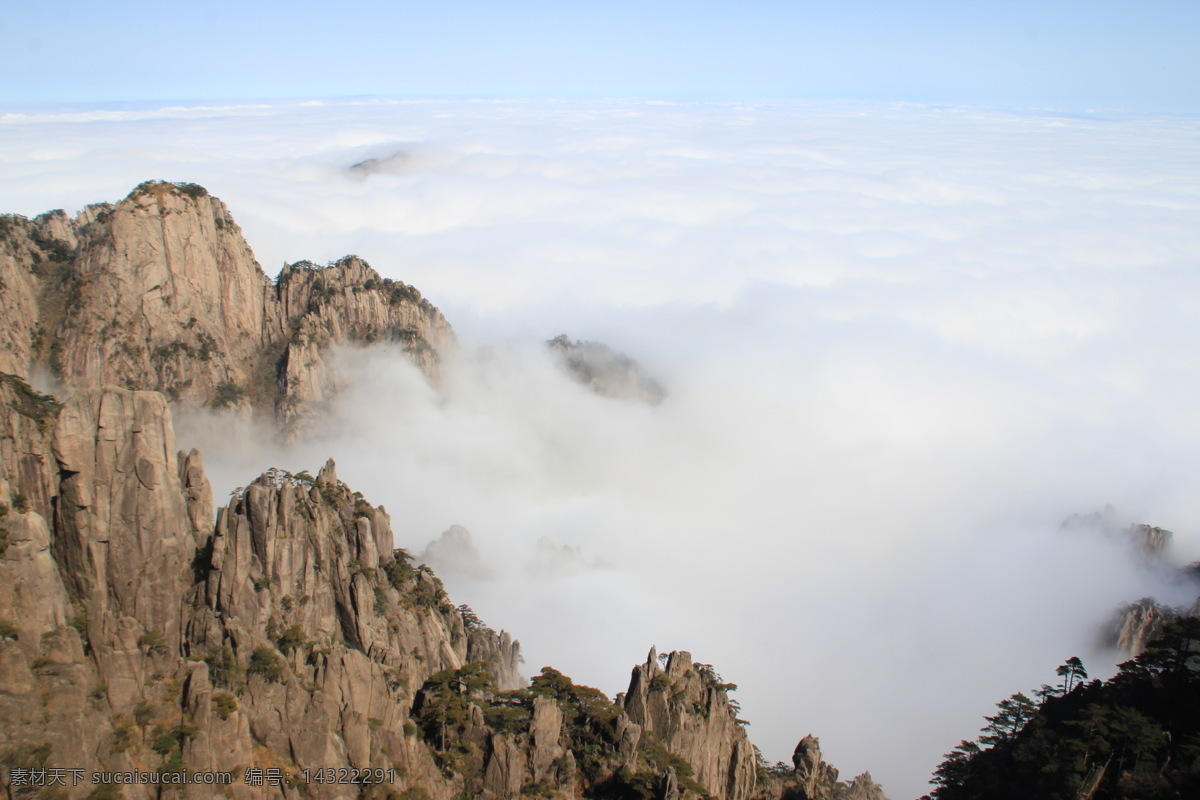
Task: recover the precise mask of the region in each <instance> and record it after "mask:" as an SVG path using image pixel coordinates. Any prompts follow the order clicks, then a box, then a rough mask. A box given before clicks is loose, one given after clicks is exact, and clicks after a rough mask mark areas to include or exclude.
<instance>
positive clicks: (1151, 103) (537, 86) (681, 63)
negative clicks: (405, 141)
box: [0, 0, 1200, 114]
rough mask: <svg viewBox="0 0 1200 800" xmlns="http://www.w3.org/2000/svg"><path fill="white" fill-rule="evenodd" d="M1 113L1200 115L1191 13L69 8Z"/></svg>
mask: <svg viewBox="0 0 1200 800" xmlns="http://www.w3.org/2000/svg"><path fill="white" fill-rule="evenodd" d="M0 30H2V31H3V32H4V33H5V34H6V42H7V43H8V46H7V47H6V48H5V49H4V51H3V52H2V53H0V69H3V71H4V72H3V74H4V75H5V78H6V80H5V83H4V85H3V86H2V87H0V107H8V106H10V105H12V104H16V103H28V102H69V103H77V102H83V103H91V102H101V103H107V102H125V101H132V102H142V101H149V102H158V100H157V99H156V98H168V99H169V98H191V99H181V100H179V102H194V101H203V100H204V99H206V98H221V99H223V100H233V99H250V98H272V99H275V100H281V99H289V98H300V97H327V98H332V97H348V96H357V97H362V96H385V97H422V98H446V99H468V98H504V99H511V98H531V99H545V98H575V99H598V98H620V99H651V98H660V99H666V100H682V101H703V100H722V99H740V98H763V99H796V100H814V101H819V100H851V101H853V100H858V101H868V102H913V103H934V104H949V105H963V104H965V105H978V106H984V107H991V108H1016V109H1021V108H1043V109H1046V108H1049V109H1060V110H1082V109H1120V110H1122V111H1128V112H1133V113H1155V114H1157V113H1187V114H1195V113H1200V81H1197V78H1196V75H1197V73H1198V72H1200V70H1197V57H1196V53H1195V45H1194V43H1195V42H1196V41H1197V40H1198V39H1200V4H1196V3H1192V2H1173V1H1172V0H1163V1H1162V2H1157V3H1153V4H1145V5H1142V6H1139V7H1137V8H1132V7H1131V6H1130V5H1129V4H1127V3H1121V2H1117V0H1095V1H1094V2H1089V3H1085V2H1081V0H1056V1H1055V2H1050V3H1035V2H1032V0H1013V1H1012V2H1009V3H1005V4H1003V5H1000V4H994V5H993V4H987V5H982V4H980V5H977V4H947V3H944V2H938V0H911V1H910V2H906V3H903V4H897V3H886V2H880V0H847V2H845V3H841V4H838V5H836V6H831V5H828V4H817V3H811V2H780V1H778V0H761V1H760V2H755V3H749V4H740V5H737V6H735V5H733V4H731V3H727V2H720V1H719V0H698V1H697V2H693V3H688V4H683V3H679V2H672V1H671V0H667V1H666V2H662V3H657V4H652V5H651V4H645V3H634V2H631V1H630V0H612V2H608V3H605V4H603V5H600V4H597V3H589V2H574V3H567V4H561V5H556V6H552V7H546V6H545V5H544V4H541V3H536V2H532V0H513V1H512V2H510V3H506V4H504V5H497V4H490V3H485V2H481V0H448V2H446V3H442V4H438V5H437V6H427V5H424V4H416V3H404V2H400V3H383V2H379V0H351V2H349V3H346V4H343V5H342V6H339V7H338V8H337V9H330V8H329V7H328V6H326V5H324V4H319V3H311V2H305V1H304V0H298V1H297V2H291V3H288V4H283V3H280V2H274V0H268V1H266V2H262V3H256V4H254V5H253V6H249V7H237V8H228V9H226V8H220V7H219V6H216V5H214V4H208V5H204V6H195V7H190V6H162V5H161V4H156V5H153V6H152V5H149V4H146V5H144V6H143V5H142V4H138V3H132V4H126V5H123V6H121V7H118V8H104V9H101V8H98V7H93V6H92V5H90V4H85V3H80V2H77V1H76V0H65V2H62V3H59V4H57V5H55V6H50V5H46V4H41V5H35V4H28V5H23V6H18V7H16V8H14V9H11V10H10V11H9V14H8V15H7V16H6V18H5V20H4V21H2V22H0Z"/></svg>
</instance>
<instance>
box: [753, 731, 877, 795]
mask: <svg viewBox="0 0 1200 800" xmlns="http://www.w3.org/2000/svg"><path fill="white" fill-rule="evenodd" d="M755 800H887V797H886V796H885V795H884V793H883V787H881V786H880V785H879V784H878V783H876V782H875V781H874V780H873V779H872V778H871V773H869V772H864V773H863V774H861V775H859V776H858V777H856V778H854V779H853V780H851V781H850V782H849V783H846V782H844V781H839V780H838V771H837V769H836V768H834V767H832V766H830V765H829V764H827V763H825V760H824V758H823V757H822V755H821V740H820V739H818V738H817V737H815V736H813V735H812V734H811V733H810V734H808V735H807V736H805V737H804V738H803V739H801V740H800V742H799V743H798V744H797V745H796V749H795V751H794V752H793V753H792V768H791V769H790V770H789V769H787V768H786V767H785V766H784V765H783V764H782V763H780V764H776V765H775V766H774V767H769V768H767V769H765V770H764V775H763V781H762V785H761V786H760V788H759V792H758V794H756V795H755Z"/></svg>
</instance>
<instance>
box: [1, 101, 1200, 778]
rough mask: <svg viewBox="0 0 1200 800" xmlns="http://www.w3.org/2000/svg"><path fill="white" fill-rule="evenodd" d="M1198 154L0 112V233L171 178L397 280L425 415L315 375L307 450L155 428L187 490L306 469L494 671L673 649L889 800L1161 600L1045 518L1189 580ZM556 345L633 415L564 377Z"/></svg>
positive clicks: (622, 106)
mask: <svg viewBox="0 0 1200 800" xmlns="http://www.w3.org/2000/svg"><path fill="white" fill-rule="evenodd" d="M1198 127H1200V122H1198V121H1197V120H1195V119H1193V118H1189V117H1179V118H1168V117H1161V118H1144V117H1132V116H1130V117H1119V116H1100V115H1077V116H1056V115H1053V114H1035V113H1027V114H1015V113H1004V112H998V111H986V110H979V109H969V108H930V107H917V106H855V105H820V104H803V103H775V104H656V103H618V102H612V103H601V102H590V103H576V102H560V103H550V102H539V103H517V102H512V103H507V102H453V103H452V102H444V103H443V102H433V101H422V102H385V101H362V102H356V103H325V104H317V103H314V104H296V105H261V106H240V107H222V108H215V107H213V108H172V109H160V108H152V107H148V108H141V109H136V108H133V109H130V108H126V109H116V110H114V109H107V110H82V109H66V110H61V111H54V112H50V111H27V112H25V113H24V114H15V113H10V114H5V115H0V207H2V208H3V209H4V210H6V211H14V212H19V213H23V214H26V215H33V214H37V213H40V212H42V211H45V210H47V209H50V208H54V207H64V208H66V209H67V210H68V212H73V211H75V210H78V209H79V208H81V207H82V206H83V205H84V204H85V203H88V202H94V201H99V200H115V199H117V198H119V197H121V196H123V195H124V194H125V193H127V192H128V191H129V189H131V188H132V187H133V186H134V185H136V184H137V183H139V182H141V181H142V180H146V179H150V178H164V179H168V180H180V181H194V182H197V183H201V184H203V185H204V186H206V187H207V188H208V189H209V190H210V191H211V192H212V193H213V194H215V195H217V196H219V197H220V198H222V199H223V200H224V201H225V202H226V203H227V204H228V205H229V207H230V210H231V211H232V213H233V215H234V217H235V218H236V219H237V221H238V222H239V224H241V226H242V227H243V230H244V233H245V235H246V238H247V240H248V241H249V242H250V244H251V246H252V247H254V249H255V252H256V254H257V256H258V258H259V260H260V262H261V263H262V264H263V265H264V268H265V269H266V271H267V272H268V273H269V274H273V273H274V272H276V271H277V270H278V267H279V265H280V264H281V263H282V262H284V261H288V262H292V261H296V260H300V259H311V260H313V261H317V262H323V261H325V260H329V259H333V258H337V257H339V256H341V255H344V254H346V253H357V254H358V255H360V256H362V257H363V258H365V259H366V260H367V261H369V262H370V263H371V264H372V265H373V266H374V267H375V268H376V269H378V270H379V271H380V272H381V273H382V274H384V275H385V276H387V277H391V278H395V279H399V280H403V281H405V282H406V283H410V284H413V285H415V286H416V287H418V288H419V289H420V290H421V291H422V293H423V294H424V295H425V296H426V297H428V298H429V299H430V301H431V302H433V303H434V304H435V305H437V306H438V307H439V308H441V309H442V310H443V312H444V313H445V314H446V316H447V318H448V319H449V321H450V322H451V324H452V325H454V327H455V329H456V332H457V335H458V338H459V347H458V349H457V350H456V351H455V352H454V353H450V354H447V355H446V357H445V360H444V363H443V374H442V381H441V384H440V385H439V386H437V387H432V386H430V385H428V384H427V383H426V382H425V381H424V379H423V378H422V376H421V375H420V374H419V373H418V372H417V371H416V370H415V369H414V368H412V367H411V366H410V365H408V364H407V362H405V361H404V360H403V359H402V358H401V357H399V356H398V355H397V354H396V353H395V352H392V351H389V350H387V349H386V348H379V349H374V350H369V351H362V350H344V351H341V352H340V353H339V354H338V357H337V359H336V363H337V367H338V369H339V371H340V374H341V376H342V383H343V385H344V390H343V391H342V392H341V394H340V395H339V397H338V399H337V401H336V404H335V407H334V409H333V412H334V415H333V418H332V420H331V421H330V423H329V424H328V425H326V426H322V427H321V429H320V430H318V431H316V432H314V434H313V435H312V436H311V437H309V438H308V439H306V440H304V441H302V442H298V443H295V444H292V445H287V446H285V445H282V444H279V443H278V442H276V441H274V440H272V439H271V437H270V436H269V435H268V434H267V433H266V432H264V431H262V430H260V429H258V428H257V427H256V426H255V425H254V424H252V423H250V422H247V421H245V420H238V419H230V418H220V419H213V418H210V417H207V416H203V415H197V414H187V413H181V414H180V415H178V422H179V424H180V428H181V433H180V439H181V444H183V445H188V446H191V445H195V446H199V447H201V449H202V450H204V452H205V457H206V463H207V465H208V468H209V470H210V473H211V474H212V476H213V478H214V483H215V484H216V488H217V489H218V492H228V491H229V490H231V489H233V488H234V487H236V486H238V485H241V484H244V483H246V482H248V481H249V480H251V479H252V478H253V477H254V476H255V475H257V474H258V473H259V472H261V471H263V470H265V469H266V468H267V467H268V466H272V465H278V466H281V467H285V468H288V469H292V470H300V469H309V470H314V469H315V468H316V467H319V466H320V464H321V463H322V462H323V461H324V459H325V458H326V457H329V456H332V457H334V458H335V459H336V460H337V462H338V467H339V473H340V475H341V476H342V477H343V478H344V479H345V480H346V481H347V482H348V483H349V484H350V485H351V486H352V487H354V488H355V489H357V490H360V491H362V492H363V493H364V494H365V495H366V496H367V497H368V498H369V499H371V500H372V501H373V502H376V503H380V502H381V503H383V504H385V505H386V506H387V508H388V510H389V512H390V513H391V515H392V518H393V527H394V529H395V530H396V533H397V545H398V546H404V547H406V548H408V549H410V550H411V551H412V552H414V553H421V552H422V551H424V550H426V548H427V547H428V546H429V545H430V543H431V542H434V541H435V540H439V539H440V543H439V546H435V547H433V548H432V549H431V550H430V551H428V556H429V558H430V560H431V561H435V562H436V563H440V565H441V574H442V576H443V578H444V579H445V581H446V583H447V585H448V588H449V589H450V593H451V596H452V597H453V598H454V599H455V601H456V602H465V603H469V604H470V605H471V606H472V607H473V608H474V609H475V611H476V612H477V613H478V614H479V615H480V616H481V617H482V618H483V619H484V620H485V621H487V622H488V623H489V624H491V625H493V626H495V627H497V628H499V627H504V628H506V629H508V630H510V631H512V632H513V633H514V634H515V635H516V636H517V637H518V638H520V639H521V641H522V643H523V646H524V650H525V653H526V658H527V664H526V668H527V671H528V672H536V671H537V670H538V669H539V668H540V667H541V666H543V665H544V664H553V665H554V666H556V667H558V668H560V669H561V670H563V671H564V672H566V673H567V674H569V675H571V676H572V677H573V678H574V679H576V680H577V681H580V682H584V683H590V684H593V685H596V686H599V687H601V688H603V689H604V690H605V691H607V692H609V693H610V694H611V693H614V692H616V691H620V690H621V689H623V688H624V683H625V681H626V678H627V675H628V669H629V667H630V666H632V665H633V664H634V663H635V662H637V661H639V660H641V659H642V658H644V655H645V651H646V650H648V649H649V647H650V645H652V644H655V645H657V646H658V648H659V649H660V650H665V649H673V648H681V649H688V650H690V651H691V652H692V653H693V655H694V656H695V657H696V659H697V660H699V661H701V662H708V663H712V664H714V665H715V666H716V668H717V669H718V670H719V671H720V672H721V673H722V674H723V675H724V676H725V678H726V679H727V680H730V681H734V682H736V683H738V684H739V686H740V687H741V688H740V689H739V691H738V693H737V696H738V699H739V700H740V702H741V704H742V707H743V716H744V717H745V718H746V719H748V720H749V721H750V722H751V728H750V730H749V732H750V734H751V737H752V739H753V740H754V741H755V742H756V743H757V744H758V745H759V746H760V747H761V748H762V749H763V751H764V754H765V755H766V757H767V758H768V759H769V760H771V761H774V760H777V759H784V760H786V759H787V758H788V757H789V756H790V753H791V748H792V746H794V745H795V743H796V741H797V740H798V739H799V738H800V737H802V736H803V735H804V734H806V733H809V732H812V733H815V734H817V735H819V736H820V737H821V743H822V747H823V749H824V750H825V751H826V754H827V756H828V758H829V760H830V761H831V762H832V763H834V764H836V765H838V766H839V767H840V768H841V769H842V770H843V773H844V774H850V775H853V774H857V773H858V772H861V771H862V770H864V769H870V770H871V772H872V774H873V775H874V776H875V778H876V779H878V780H880V781H881V782H882V783H883V784H884V786H885V787H886V788H887V790H888V792H889V794H890V796H892V797H893V798H896V800H899V798H903V797H911V796H916V795H919V794H921V793H923V791H924V781H925V780H926V779H927V777H928V775H929V773H930V771H931V770H932V768H933V767H934V766H935V765H936V763H937V762H938V761H939V760H940V756H941V754H942V753H944V752H946V751H947V750H949V749H950V748H951V747H953V746H954V744H956V743H957V742H958V741H959V740H960V739H963V738H971V737H972V736H973V735H974V734H975V732H976V730H977V729H978V727H979V725H980V724H981V722H982V719H981V718H982V715H983V714H985V713H990V711H991V709H992V707H993V704H994V703H995V702H996V701H997V700H999V699H1001V698H1003V697H1005V696H1007V695H1009V694H1010V693H1012V692H1015V691H1019V690H1029V689H1032V688H1034V687H1036V686H1038V685H1039V684H1041V683H1044V682H1050V681H1051V679H1052V678H1053V674H1054V668H1055V667H1056V666H1057V665H1058V664H1060V663H1062V662H1063V661H1064V660H1065V659H1066V658H1067V657H1069V656H1072V655H1080V656H1082V657H1083V658H1084V660H1085V663H1087V665H1088V666H1089V668H1090V669H1091V671H1092V672H1093V674H1094V675H1099V674H1101V673H1102V672H1103V670H1104V669H1106V668H1108V667H1111V664H1112V657H1111V656H1106V655H1105V654H1102V653H1098V652H1097V651H1096V648H1095V643H1096V639H1097V636H1096V628H1097V626H1098V625H1099V624H1100V623H1101V622H1103V621H1104V619H1105V618H1106V617H1107V615H1108V613H1109V611H1110V609H1112V608H1113V607H1114V606H1116V605H1117V604H1119V603H1121V602H1123V601H1131V600H1136V599H1138V598H1139V597H1142V596H1144V595H1146V594H1151V593H1158V594H1159V595H1160V597H1161V599H1163V600H1167V601H1170V602H1178V603H1182V602H1190V601H1191V600H1194V599H1195V597H1194V593H1195V592H1194V590H1192V589H1190V588H1189V587H1186V586H1183V587H1181V586H1177V585H1173V584H1170V582H1168V581H1166V580H1165V579H1163V577H1162V576H1161V575H1159V574H1157V573H1155V572H1154V571H1151V570H1146V569H1144V568H1142V567H1140V566H1139V565H1138V564H1137V562H1136V560H1135V559H1133V558H1131V557H1130V554H1129V552H1128V551H1127V548H1125V547H1124V545H1123V544H1122V543H1121V542H1118V541H1110V540H1107V539H1104V538H1103V537H1100V536H1096V535H1092V534H1089V533H1088V532H1086V531H1079V530H1062V529H1060V523H1061V522H1062V520H1063V519H1065V518H1066V517H1067V516H1069V515H1070V514H1072V513H1075V512H1090V511H1095V510H1098V509H1100V508H1102V507H1103V506H1104V505H1105V504H1107V503H1111V504H1113V505H1114V506H1115V507H1116V509H1117V511H1118V513H1119V514H1121V515H1122V516H1123V517H1125V518H1126V520H1127V521H1131V522H1149V523H1151V524H1154V525H1161V526H1163V527H1167V528H1170V529H1172V530H1174V531H1176V533H1177V543H1176V550H1175V552H1174V553H1173V557H1174V558H1175V559H1176V560H1177V561H1178V562H1180V563H1185V562H1187V561H1190V560H1193V559H1196V558H1200V543H1198V540H1197V538H1196V536H1195V534H1196V532H1197V530H1198V529H1200V509H1198V508H1197V506H1196V504H1195V500H1194V498H1195V496H1196V489H1197V483H1198V481H1200V448H1198V447H1197V445H1198V440H1200V421H1198V419H1200V418H1198V417H1197V415H1196V414H1195V411H1194V398H1195V397H1196V396H1197V395H1198V394H1200V385H1198V384H1200V379H1198V377H1197V375H1198V373H1197V371H1196V370H1195V369H1193V365H1194V364H1195V363H1196V359H1197V355H1198V354H1197V342H1200V330H1198V329H1200V314H1198V313H1197V312H1198V311H1200V285H1198V282H1200V270H1197V267H1198V266H1200V224H1198V223H1200V136H1197V134H1198V133H1200V131H1198V130H1197V128H1198ZM355 165H360V166H359V167H357V168H356V167H355ZM361 165H366V166H361ZM560 333H567V334H568V335H569V336H571V337H572V338H582V339H588V340H595V341H601V342H605V343H607V344H609V345H611V346H613V347H615V348H616V349H618V350H621V351H623V352H625V353H627V354H629V355H630V356H632V357H633V358H635V359H636V360H637V361H638V362H639V363H640V364H641V366H642V367H643V368H644V369H645V370H646V372H648V373H649V374H650V375H652V376H653V377H654V378H655V379H656V380H657V381H659V382H660V383H661V384H662V385H663V387H664V388H665V390H666V398H665V399H664V401H663V402H662V403H661V404H659V405H657V406H650V405H644V404H640V403H635V402H624V401H619V400H612V399H608V398H603V397H599V396H597V395H595V394H593V393H591V392H589V391H588V390H587V389H586V388H585V387H583V386H581V385H579V384H577V383H575V382H573V381H571V380H570V379H569V378H567V377H566V376H565V375H564V374H563V372H562V370H561V369H559V368H558V367H557V366H556V364H555V362H554V360H553V358H552V356H551V354H550V353H549V352H548V350H547V348H546V347H545V340H547V339H550V338H551V337H553V336H555V335H557V334H560ZM231 428H236V429H237V430H235V431H231V430H230V429H231ZM452 525H461V526H462V527H463V528H464V529H465V530H466V531H469V538H464V537H462V536H461V535H459V534H455V535H452V536H449V537H446V538H440V537H442V535H443V532H445V531H446V530H447V529H449V528H450V527H451V526H452ZM1189 594H1190V596H1189ZM1106 658H1107V659H1108V660H1107V662H1106Z"/></svg>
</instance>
